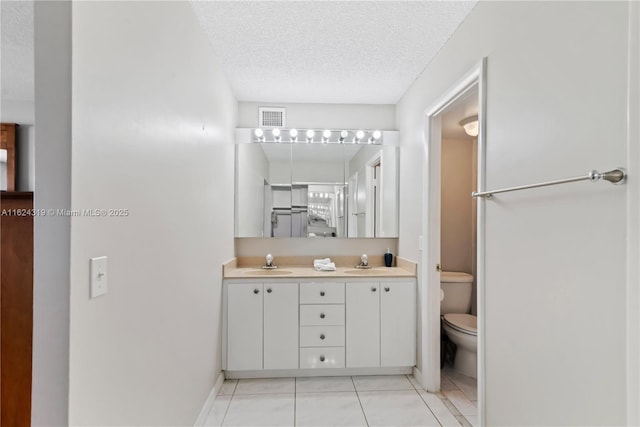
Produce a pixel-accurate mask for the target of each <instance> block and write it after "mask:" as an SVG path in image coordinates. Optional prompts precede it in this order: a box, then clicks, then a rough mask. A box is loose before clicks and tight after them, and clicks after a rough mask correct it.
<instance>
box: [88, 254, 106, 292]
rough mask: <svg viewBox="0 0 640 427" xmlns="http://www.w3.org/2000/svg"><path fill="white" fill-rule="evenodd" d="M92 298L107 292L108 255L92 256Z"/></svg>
mask: <svg viewBox="0 0 640 427" xmlns="http://www.w3.org/2000/svg"><path fill="white" fill-rule="evenodd" d="M89 264H90V270H91V272H90V274H91V280H90V282H91V298H96V297H99V296H100V295H104V294H106V293H107V257H106V256H101V257H97V258H91V261H90V263H89Z"/></svg>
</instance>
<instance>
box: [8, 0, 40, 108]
mask: <svg viewBox="0 0 640 427" xmlns="http://www.w3.org/2000/svg"><path fill="white" fill-rule="evenodd" d="M33 61H34V58H33V2H32V1H6V0H3V1H1V2H0V75H1V79H0V85H1V88H0V94H1V96H2V99H5V100H12V101H29V102H33V100H34V77H33V74H34V64H33Z"/></svg>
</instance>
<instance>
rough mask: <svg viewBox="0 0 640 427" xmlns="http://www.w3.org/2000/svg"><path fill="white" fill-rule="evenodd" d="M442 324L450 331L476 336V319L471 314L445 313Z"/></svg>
mask: <svg viewBox="0 0 640 427" xmlns="http://www.w3.org/2000/svg"><path fill="white" fill-rule="evenodd" d="M442 317H443V320H444V322H445V323H446V324H447V325H449V326H450V327H451V328H452V329H455V330H456V331H458V332H462V333H463V334H469V335H476V336H477V335H478V318H477V317H476V316H474V315H472V314H462V313H447V314H445V315H444V316H442Z"/></svg>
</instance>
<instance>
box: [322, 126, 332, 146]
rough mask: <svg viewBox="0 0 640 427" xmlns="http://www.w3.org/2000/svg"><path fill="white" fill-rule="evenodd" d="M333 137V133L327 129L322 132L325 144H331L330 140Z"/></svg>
mask: <svg viewBox="0 0 640 427" xmlns="http://www.w3.org/2000/svg"><path fill="white" fill-rule="evenodd" d="M330 137H331V131H330V130H329V129H325V130H324V131H322V142H324V143H325V144H326V143H327V142H329V138H330Z"/></svg>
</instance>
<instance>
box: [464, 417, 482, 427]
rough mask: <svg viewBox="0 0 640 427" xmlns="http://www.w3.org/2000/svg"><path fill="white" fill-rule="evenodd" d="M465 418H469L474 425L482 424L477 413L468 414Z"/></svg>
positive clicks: (475, 426)
mask: <svg viewBox="0 0 640 427" xmlns="http://www.w3.org/2000/svg"><path fill="white" fill-rule="evenodd" d="M465 418H466V419H467V421H469V424H471V425H472V426H473V427H478V426H479V425H480V423H479V422H478V416H477V415H466V416H465Z"/></svg>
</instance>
